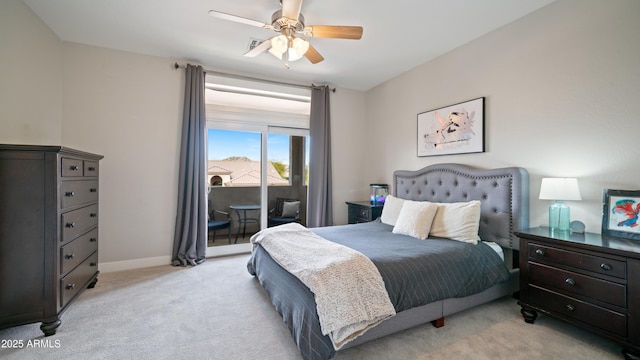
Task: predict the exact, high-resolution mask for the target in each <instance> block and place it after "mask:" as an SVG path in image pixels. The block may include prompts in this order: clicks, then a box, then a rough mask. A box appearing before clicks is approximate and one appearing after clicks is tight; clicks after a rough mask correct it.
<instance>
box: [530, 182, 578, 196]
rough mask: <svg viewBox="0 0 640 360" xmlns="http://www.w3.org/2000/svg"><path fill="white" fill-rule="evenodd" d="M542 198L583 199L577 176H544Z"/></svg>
mask: <svg viewBox="0 0 640 360" xmlns="http://www.w3.org/2000/svg"><path fill="white" fill-rule="evenodd" d="M540 200H582V196H580V187H579V186H578V179H576V178H543V179H542V184H540Z"/></svg>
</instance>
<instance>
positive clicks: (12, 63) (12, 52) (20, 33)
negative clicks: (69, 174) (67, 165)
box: [0, 0, 62, 145]
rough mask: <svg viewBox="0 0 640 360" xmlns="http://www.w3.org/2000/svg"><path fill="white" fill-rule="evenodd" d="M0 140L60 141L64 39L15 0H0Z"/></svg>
mask: <svg viewBox="0 0 640 360" xmlns="http://www.w3.org/2000/svg"><path fill="white" fill-rule="evenodd" d="M0 49H1V50H0V143H2V144H39V145H60V141H61V131H62V128H61V108H62V102H61V94H60V87H61V86H62V79H61V69H62V42H61V41H60V39H58V37H57V36H56V35H55V34H54V33H53V32H52V31H51V30H50V29H49V28H48V27H47V26H46V25H45V24H44V23H43V22H42V21H41V20H40V18H38V17H37V16H36V15H34V14H33V12H32V11H31V9H29V7H27V6H26V5H25V4H24V3H23V2H22V1H19V0H2V1H0Z"/></svg>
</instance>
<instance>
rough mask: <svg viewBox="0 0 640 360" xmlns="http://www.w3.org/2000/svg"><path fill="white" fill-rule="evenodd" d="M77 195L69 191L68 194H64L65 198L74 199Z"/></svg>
mask: <svg viewBox="0 0 640 360" xmlns="http://www.w3.org/2000/svg"><path fill="white" fill-rule="evenodd" d="M74 195H75V193H74V192H73V191H67V192H66V193H64V196H66V197H73V196H74Z"/></svg>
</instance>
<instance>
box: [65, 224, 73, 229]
mask: <svg viewBox="0 0 640 360" xmlns="http://www.w3.org/2000/svg"><path fill="white" fill-rule="evenodd" d="M64 226H65V227H66V228H69V229H72V228H74V227H76V223H66V224H65V225H64Z"/></svg>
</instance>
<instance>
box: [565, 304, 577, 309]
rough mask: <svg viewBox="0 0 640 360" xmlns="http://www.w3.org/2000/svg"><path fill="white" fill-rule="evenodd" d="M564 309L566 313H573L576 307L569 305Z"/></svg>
mask: <svg viewBox="0 0 640 360" xmlns="http://www.w3.org/2000/svg"><path fill="white" fill-rule="evenodd" d="M564 308H565V309H567V311H575V310H576V307H575V306H573V305H571V304H569V305H566V306H565V307H564Z"/></svg>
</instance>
